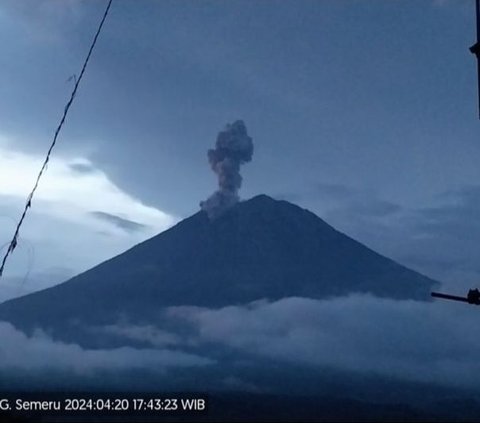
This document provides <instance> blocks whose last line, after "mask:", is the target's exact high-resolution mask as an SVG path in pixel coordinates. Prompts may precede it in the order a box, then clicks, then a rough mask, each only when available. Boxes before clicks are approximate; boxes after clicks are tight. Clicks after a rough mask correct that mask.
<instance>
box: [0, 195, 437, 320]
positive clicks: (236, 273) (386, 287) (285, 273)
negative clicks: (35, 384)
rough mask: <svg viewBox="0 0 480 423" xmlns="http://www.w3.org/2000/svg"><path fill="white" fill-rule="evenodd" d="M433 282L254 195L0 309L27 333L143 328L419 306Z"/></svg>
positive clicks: (304, 214) (287, 206) (295, 210)
mask: <svg viewBox="0 0 480 423" xmlns="http://www.w3.org/2000/svg"><path fill="white" fill-rule="evenodd" d="M433 284H435V281H433V280H432V279H429V278H427V277H425V276H423V275H420V274H419V273H416V272H414V271H412V270H409V269H407V268H406V267H403V266H401V265H400V264H397V263H396V262H394V261H392V260H390V259H388V258H386V257H383V256H381V255H380V254H377V253H375V252H374V251H372V250H370V249H369V248H367V247H365V246H364V245H362V244H360V243H359V242H357V241H355V240H353V239H351V238H349V237H348V236H346V235H344V234H342V233H340V232H338V231H337V230H335V229H334V228H333V227H331V226H330V225H328V224H327V223H326V222H325V221H323V220H322V219H320V218H319V217H317V216H316V215H315V214H313V213H311V212H309V211H308V210H305V209H302V208H300V207H298V206H296V205H294V204H291V203H289V202H287V201H276V200H274V199H272V198H270V197H268V196H266V195H259V196H257V197H254V198H252V199H250V200H248V201H243V202H240V203H238V204H237V205H235V206H234V207H232V208H231V209H229V210H228V211H226V212H225V213H224V214H222V215H221V216H220V217H218V218H217V219H214V220H210V219H209V218H208V216H207V214H206V213H205V212H204V211H200V212H198V213H196V214H194V215H193V216H191V217H189V218H187V219H185V220H183V221H181V222H180V223H178V224H177V225H175V226H174V227H172V228H170V229H168V230H167V231H165V232H162V233H161V234H159V235H157V236H155V237H153V238H151V239H149V240H147V241H145V242H143V243H141V244H139V245H137V246H135V247H133V248H131V249H130V250H128V251H126V252H124V253H123V254H120V255H118V256H117V257H114V258H112V259H110V260H108V261H106V262H104V263H102V264H100V265H98V266H96V267H94V268H92V269H91V270H88V271H87V272H85V273H82V274H80V275H78V276H75V277H74V278H72V279H70V280H68V281H67V282H64V283H62V284H60V285H57V286H54V287H52V288H48V289H45V290H42V291H39V292H36V293H33V294H30V295H27V296H24V297H21V298H17V299H13V300H10V301H7V302H5V303H3V304H2V305H0V320H7V321H11V322H12V323H14V324H15V325H17V326H19V327H21V328H24V329H32V328H33V327H35V326H40V327H45V328H49V327H50V328H53V327H56V326H58V325H59V324H60V323H59V322H62V325H66V324H67V323H68V322H82V323H89V324H104V323H106V322H111V321H114V320H116V319H118V318H119V316H129V318H133V319H141V320H145V319H148V316H149V315H152V314H154V313H155V312H156V311H158V310H159V309H160V308H162V307H166V306H175V305H195V306H204V307H222V306H226V305H232V304H241V303H248V302H251V301H255V300H258V299H271V300H275V299H279V298H283V297H292V296H299V297H309V298H325V297H331V296H339V295H346V294H348V293H352V292H357V293H358V292H360V293H371V294H373V295H376V296H381V297H392V298H397V299H407V298H411V299H417V300H426V299H427V298H428V296H429V291H430V289H431V288H432V285H433Z"/></svg>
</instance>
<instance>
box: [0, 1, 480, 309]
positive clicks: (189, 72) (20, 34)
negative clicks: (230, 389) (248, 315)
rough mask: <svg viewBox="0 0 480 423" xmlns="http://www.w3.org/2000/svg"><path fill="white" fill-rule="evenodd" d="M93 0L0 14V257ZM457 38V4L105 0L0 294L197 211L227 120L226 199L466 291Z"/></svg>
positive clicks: (478, 258) (463, 119)
mask: <svg viewBox="0 0 480 423" xmlns="http://www.w3.org/2000/svg"><path fill="white" fill-rule="evenodd" d="M105 6H106V1H95V2H94V1H85V0H84V1H78V0H22V1H18V0H3V1H2V2H1V3H0V39H1V40H2V55H0V98H1V102H0V205H1V206H0V245H3V244H4V243H7V242H8V241H9V240H10V238H11V236H12V234H13V231H14V228H15V221H17V220H18V218H19V216H20V213H21V211H22V209H23V205H24V203H25V199H26V196H27V194H28V192H29V191H30V189H31V187H32V186H33V183H34V179H35V176H36V173H37V172H38V170H39V168H40V166H41V162H42V160H43V157H44V154H45V153H46V151H47V149H48V147H49V145H50V142H51V139H52V136H53V133H54V130H55V128H56V126H57V124H58V121H59V119H60V117H61V114H62V112H63V108H64V106H65V104H66V101H67V100H68V97H69V95H70V92H71V90H72V88H73V84H74V81H73V79H72V78H71V77H72V75H75V74H76V75H77V76H78V73H79V71H80V68H81V65H82V63H83V60H84V58H85V55H86V53H87V50H88V47H89V44H90V42H91V39H92V37H93V34H94V32H95V30H96V28H97V26H98V23H99V20H100V18H101V15H102V13H103V11H104V8H105ZM475 38H476V34H475V21H474V1H473V0H464V1H463V0H425V1H418V0H411V1H407V0H402V1H393V0H384V1H380V0H378V1H375V0H370V1H368V2H367V1H342V0H330V1H320V0H318V1H313V0H312V1H306V0H276V1H273V0H263V1H254V0H242V1H239V0H229V1H206V0H204V1H201V2H199V1H196V0H191V1H186V0H174V1H173V0H172V1H165V0H162V1H160V0H158V1H146V0H145V1H144V0H114V2H113V5H112V9H111V11H110V14H109V16H108V19H107V21H106V24H105V27H104V30H103V32H102V34H101V36H100V39H99V41H98V44H97V47H96V50H95V51H94V54H93V56H92V58H91V62H90V65H89V68H88V69H87V73H86V74H85V77H84V79H83V81H82V84H81V86H80V89H79V92H78V95H77V97H76V99H75V102H74V104H73V106H72V108H71V109H70V114H69V117H68V119H67V123H66V125H65V126H64V129H63V132H62V133H61V135H60V138H59V142H58V145H57V148H56V149H55V150H54V154H53V158H52V161H51V163H50V165H49V167H48V170H47V173H46V174H45V178H44V179H43V180H42V181H41V184H40V188H39V190H38V192H37V196H36V197H35V199H34V201H33V205H32V209H31V211H30V213H29V215H28V217H27V220H26V223H25V225H24V227H23V228H22V231H21V238H20V243H19V247H18V248H17V250H16V251H15V253H14V254H13V256H12V257H11V258H12V260H11V261H10V262H9V263H8V265H7V270H6V272H5V278H4V279H3V280H2V281H0V282H1V283H2V285H3V288H2V289H1V290H0V300H2V299H5V298H8V297H11V296H17V295H20V294H22V293H25V292H28V291H31V290H33V289H38V288H40V287H45V286H49V285H51V284H53V283H58V282H61V281H63V280H64V279H66V278H67V277H69V276H72V275H74V274H76V273H78V272H80V271H84V270H86V269H88V268H89V267H91V266H93V265H95V264H98V263H100V262H101V261H103V260H105V259H107V258H109V257H111V256H113V255H115V254H118V253H120V252H122V251H124V250H125V249H127V248H130V247H131V246H133V245H135V244H136V243H138V242H140V241H142V240H144V239H147V238H149V237H151V236H153V235H155V234H156V233H158V232H160V231H162V230H164V229H166V228H167V227H169V226H171V225H172V224H173V223H175V222H177V221H179V220H180V219H182V218H185V217H187V216H189V215H191V214H193V213H195V212H197V211H198V210H199V202H200V201H202V200H205V199H206V198H207V197H208V196H209V195H210V194H211V193H212V192H213V191H214V190H215V189H216V186H217V182H216V178H215V175H214V174H213V172H212V171H211V169H210V167H209V165H208V160H207V154H206V152H207V150H208V149H209V148H211V147H213V145H214V143H215V138H216V135H217V133H218V132H219V131H220V130H222V129H223V128H224V126H225V125H226V124H227V123H231V122H233V121H235V120H237V119H242V120H244V122H245V124H246V126H247V128H248V133H249V135H250V136H251V137H252V138H253V142H254V155H253V160H252V162H250V163H248V164H246V165H245V166H243V167H242V175H243V178H244V181H243V186H242V189H241V191H240V195H241V197H242V198H244V199H247V198H250V197H252V196H254V195H256V194H260V193H265V194H268V195H271V196H272V197H274V198H283V199H286V200H288V201H291V202H294V203H296V204H299V205H300V206H303V207H306V208H308V209H310V210H311V211H313V212H315V213H316V214H318V215H319V216H320V217H322V218H324V219H325V220H326V221H327V222H328V223H330V224H332V225H333V226H334V227H336V228H337V229H339V230H341V231H342V232H345V233H346V234H348V235H350V236H351V237H353V238H355V239H357V240H359V241H361V242H363V243H365V244H366V245H367V246H369V247H371V248H372V249H374V250H376V251H378V252H379V253H382V254H384V255H386V256H388V257H391V258H393V259H395V260H397V261H399V262H400V263H402V264H405V265H407V266H409V267H411V268H413V269H415V270H419V271H421V272H422V273H424V274H426V275H428V276H431V277H433V278H438V279H439V280H441V281H443V282H446V287H445V289H447V288H448V290H450V291H454V292H455V293H459V294H463V293H464V290H465V289H466V288H468V287H473V286H475V284H477V286H478V281H479V280H480V264H479V263H480V248H479V245H480V223H479V220H478V216H479V215H480V121H479V120H478V110H477V85H476V84H477V76H476V62H475V58H474V56H472V55H471V53H470V52H469V50H468V47H469V46H471V45H472V44H473V43H474V42H475ZM4 252H5V247H4V248H3V250H2V255H3V253H4ZM27 271H28V274H27ZM26 276H27V277H26ZM479 288H480V286H479Z"/></svg>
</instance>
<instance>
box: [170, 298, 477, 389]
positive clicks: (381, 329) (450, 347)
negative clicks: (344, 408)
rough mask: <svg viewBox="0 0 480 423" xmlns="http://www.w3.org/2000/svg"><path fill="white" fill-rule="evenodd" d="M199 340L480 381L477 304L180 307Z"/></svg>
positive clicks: (425, 376) (176, 313)
mask: <svg viewBox="0 0 480 423" xmlns="http://www.w3.org/2000/svg"><path fill="white" fill-rule="evenodd" d="M169 314H170V316H171V317H173V318H180V319H186V320H187V321H190V322H191V324H192V325H193V326H194V327H196V329H197V332H198V341H200V342H208V343H209V344H211V343H212V342H213V343H217V344H220V345H227V346H229V347H231V348H234V349H236V350H238V351H243V352H245V353H248V354H254V355H259V356H263V357H268V358H270V359H273V360H279V361H283V362H290V363H292V364H295V363H297V364H304V365H307V366H314V367H327V368H336V369H340V370H347V371H355V372H360V373H367V374H372V373H373V374H377V375H383V376H393V377H398V378H400V379H406V380H410V381H417V382H431V383H440V384H444V385H447V386H457V387H464V388H477V389H478V388H479V386H480V384H479V382H478V374H480V361H479V359H478V357H480V338H479V337H478V331H477V327H478V310H476V309H475V308H474V307H472V306H469V305H465V304H463V303H459V304H456V303H452V302H439V301H436V302H433V303H425V302H419V301H413V300H408V301H396V300H391V299H382V298H376V297H372V296H369V295H351V296H348V297H338V298H334V299H330V300H314V299H309V298H285V299H282V300H279V301H275V302H268V301H259V302H255V303H252V304H249V305H245V306H229V307H224V308H221V309H204V308H198V307H174V308H171V309H170V310H169Z"/></svg>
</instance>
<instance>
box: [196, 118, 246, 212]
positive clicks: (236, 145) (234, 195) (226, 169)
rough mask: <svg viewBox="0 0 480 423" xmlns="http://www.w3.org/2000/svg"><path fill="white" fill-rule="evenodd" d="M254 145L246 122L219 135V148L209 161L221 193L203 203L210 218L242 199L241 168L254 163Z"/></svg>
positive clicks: (201, 205)
mask: <svg viewBox="0 0 480 423" xmlns="http://www.w3.org/2000/svg"><path fill="white" fill-rule="evenodd" d="M252 156H253V142H252V138H250V137H249V136H248V134H247V128H246V126H245V124H244V123H243V121H242V120H237V121H236V122H234V123H232V124H228V125H227V127H226V128H225V130H223V131H221V132H220V133H219V134H218V135H217V142H216V143H215V149H211V150H208V161H209V162H210V166H211V167H212V170H213V171H214V172H215V173H216V174H217V176H218V190H217V191H215V192H214V193H213V194H212V195H211V196H210V197H209V198H208V199H207V200H205V201H202V202H201V203H200V207H201V209H202V210H205V211H206V212H207V214H208V217H209V218H210V219H215V218H216V217H218V216H220V215H221V214H222V213H223V212H224V211H225V210H227V209H228V208H229V207H231V206H233V205H234V204H236V203H237V202H238V200H239V197H238V190H239V189H240V186H241V185H242V176H241V175H240V166H241V165H242V164H244V163H247V162H249V161H250V160H252Z"/></svg>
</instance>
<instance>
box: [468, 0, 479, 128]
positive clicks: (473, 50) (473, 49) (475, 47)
mask: <svg viewBox="0 0 480 423" xmlns="http://www.w3.org/2000/svg"><path fill="white" fill-rule="evenodd" d="M475 19H476V23H477V42H476V43H475V44H474V45H473V46H472V47H470V51H471V53H472V54H474V55H475V56H476V57H477V90H478V118H479V119H480V0H475Z"/></svg>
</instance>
